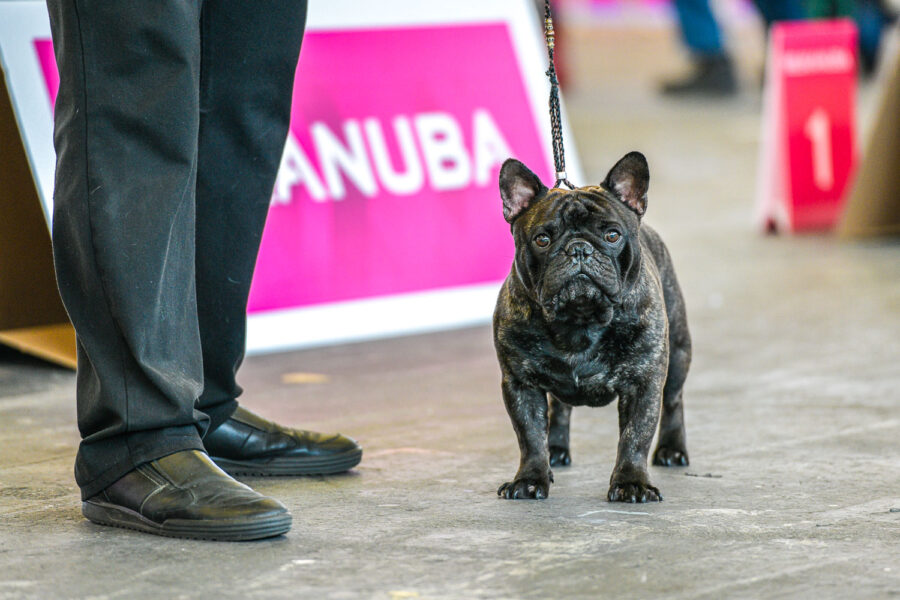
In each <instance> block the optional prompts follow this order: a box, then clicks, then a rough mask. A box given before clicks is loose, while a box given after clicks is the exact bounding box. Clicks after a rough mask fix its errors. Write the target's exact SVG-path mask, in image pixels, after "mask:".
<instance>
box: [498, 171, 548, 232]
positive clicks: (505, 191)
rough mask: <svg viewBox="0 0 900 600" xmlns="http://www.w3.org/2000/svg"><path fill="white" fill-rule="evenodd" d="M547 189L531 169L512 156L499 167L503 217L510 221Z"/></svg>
mask: <svg viewBox="0 0 900 600" xmlns="http://www.w3.org/2000/svg"><path fill="white" fill-rule="evenodd" d="M546 191H547V186H545V185H544V184H543V183H541V180H540V178H538V176H537V175H535V174H534V173H532V172H531V170H530V169H529V168H528V167H526V166H525V165H523V164H522V163H520V162H519V161H517V160H516V159H514V158H508V159H506V162H504V163H503V166H502V167H500V197H501V198H503V218H504V219H506V222H507V223H512V222H513V221H515V220H516V217H518V216H519V215H520V214H522V212H523V211H524V210H525V209H526V208H528V206H529V205H530V204H531V203H532V202H533V201H534V199H535V198H536V197H537V196H539V195H540V194H542V193H543V192H546Z"/></svg>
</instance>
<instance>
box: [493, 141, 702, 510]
mask: <svg viewBox="0 0 900 600" xmlns="http://www.w3.org/2000/svg"><path fill="white" fill-rule="evenodd" d="M649 180H650V173H649V168H648V166H647V161H646V159H645V158H644V156H643V155H642V154H640V153H638V152H632V153H630V154H628V155H626V156H625V157H624V158H622V159H621V160H620V161H619V162H618V163H616V165H615V166H614V167H613V168H612V169H611V170H610V172H609V174H608V175H607V177H606V180H605V181H604V182H603V184H602V185H600V186H588V187H582V188H578V189H575V190H573V191H569V190H563V189H552V190H548V189H547V187H546V186H544V185H543V184H542V183H541V181H540V179H539V178H538V177H537V176H536V175H535V174H534V173H532V172H531V171H530V170H529V169H528V168H527V167H526V166H525V165H523V164H522V163H520V162H519V161H517V160H514V159H509V160H507V161H506V162H505V163H504V164H503V167H502V169H501V171H500V195H501V197H502V199H503V215H504V218H505V219H506V220H507V221H508V222H509V223H510V225H511V229H512V234H513V237H514V239H515V246H516V254H515V259H514V261H513V265H512V269H511V271H510V274H509V276H508V277H507V278H506V281H505V282H504V284H503V287H502V288H501V291H500V296H499V298H498V299H497V308H496V310H495V313H494V345H495V347H496V350H497V357H498V359H499V361H500V367H501V370H502V374H503V382H502V391H503V400H504V403H505V404H506V409H507V412H508V413H509V416H510V419H511V420H512V424H513V428H514V429H515V432H516V436H517V437H518V441H519V448H520V451H521V461H520V463H519V470H518V472H517V473H516V476H515V478H514V479H513V480H512V481H509V482H507V483H504V484H503V485H501V486H500V489H499V490H498V492H497V493H498V494H499V495H500V496H502V497H504V498H546V497H547V495H548V493H549V487H550V483H551V482H552V481H553V473H552V471H551V470H550V467H551V466H556V465H561V466H564V465H568V464H569V463H570V461H571V454H570V450H569V416H570V413H571V410H572V406H580V405H587V406H604V405H606V404H609V403H611V402H612V401H614V400H618V408H619V445H618V455H617V457H616V464H615V468H614V469H613V472H612V477H611V478H610V487H609V492H608V494H607V498H608V499H609V500H611V501H624V502H646V501H658V500H662V495H661V494H660V492H659V490H658V489H657V488H656V487H654V486H653V485H652V484H651V482H650V477H649V473H648V470H647V459H648V455H649V452H650V445H651V442H652V440H653V435H654V433H655V432H656V428H657V423H658V422H660V405H662V420H661V423H660V435H659V443H658V446H657V448H656V452H655V453H654V458H653V462H654V464H657V465H665V466H669V465H687V464H688V455H687V448H686V445H685V434H684V420H683V409H682V398H681V396H682V387H683V385H684V381H685V377H686V376H687V372H688V367H689V365H690V360H691V341H690V334H689V332H688V325H687V316H686V313H685V307H684V300H683V298H682V295H681V290H680V289H679V287H678V281H677V280H676V278H675V271H674V269H673V267H672V261H671V258H670V257H669V253H668V251H667V249H666V246H665V244H663V242H662V240H661V239H660V237H659V235H658V234H657V233H656V232H655V231H654V230H653V229H651V228H650V227H648V226H647V225H645V224H642V222H641V220H642V217H643V215H644V212H645V211H646V209H647V189H648V186H649ZM548 400H549V406H548Z"/></svg>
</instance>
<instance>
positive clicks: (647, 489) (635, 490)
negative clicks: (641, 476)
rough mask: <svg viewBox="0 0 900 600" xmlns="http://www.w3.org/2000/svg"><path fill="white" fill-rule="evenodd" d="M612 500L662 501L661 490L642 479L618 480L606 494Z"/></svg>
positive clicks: (632, 501) (634, 501)
mask: <svg viewBox="0 0 900 600" xmlns="http://www.w3.org/2000/svg"><path fill="white" fill-rule="evenodd" d="M606 497H607V499H608V500H609V501H610V502H631V503H632V504H634V503H636V502H641V503H643V502H662V499H663V497H662V494H660V493H659V490H658V489H656V488H655V487H653V486H652V485H650V484H649V483H645V482H642V481H628V482H616V483H613V484H612V485H611V486H610V487H609V493H608V494H607V495H606Z"/></svg>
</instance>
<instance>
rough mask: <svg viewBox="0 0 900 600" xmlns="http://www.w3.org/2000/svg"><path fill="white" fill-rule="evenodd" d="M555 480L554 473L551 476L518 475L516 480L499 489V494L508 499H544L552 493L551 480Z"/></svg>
mask: <svg viewBox="0 0 900 600" xmlns="http://www.w3.org/2000/svg"><path fill="white" fill-rule="evenodd" d="M552 481H553V474H552V473H550V474H549V477H545V478H542V477H517V478H516V480H515V481H507V482H506V483H504V484H503V485H501V486H500V489H498V490H497V495H498V496H500V497H501V498H506V499H507V500H522V499H525V498H532V499H534V500H543V499H544V498H546V497H547V496H549V495H550V482H552Z"/></svg>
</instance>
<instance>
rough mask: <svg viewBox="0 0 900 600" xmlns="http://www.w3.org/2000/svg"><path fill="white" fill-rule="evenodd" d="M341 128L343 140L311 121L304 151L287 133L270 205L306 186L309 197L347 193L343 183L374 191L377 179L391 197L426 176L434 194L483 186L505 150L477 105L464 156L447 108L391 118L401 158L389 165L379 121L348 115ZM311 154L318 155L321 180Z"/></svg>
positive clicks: (412, 188) (285, 200) (417, 187)
mask: <svg viewBox="0 0 900 600" xmlns="http://www.w3.org/2000/svg"><path fill="white" fill-rule="evenodd" d="M341 129H342V130H343V139H341V138H340V137H339V136H337V135H335V133H334V132H333V131H332V130H331V129H330V128H329V126H328V125H326V124H325V123H323V122H319V121H317V122H315V123H313V124H312V125H311V126H310V140H311V143H312V148H311V149H308V150H311V151H312V154H307V149H304V148H303V147H302V146H301V145H300V143H299V141H298V140H297V138H296V136H295V135H294V133H293V131H291V132H290V133H289V134H288V139H287V143H286V144H285V148H284V155H283V156H282V159H281V166H280V168H279V170H278V179H277V180H276V182H275V190H274V193H273V194H272V204H289V203H290V202H291V198H292V195H293V193H294V192H295V191H296V188H298V186H303V187H305V189H306V191H307V192H308V193H309V195H310V197H311V198H312V199H313V201H315V202H326V201H328V200H342V199H343V198H344V197H345V196H346V195H347V188H346V184H345V181H346V182H348V183H350V184H351V185H353V186H354V187H355V188H356V189H357V190H359V192H360V193H362V194H363V195H364V196H367V197H373V196H375V195H376V194H377V193H378V189H379V184H380V186H381V187H382V188H383V189H384V190H386V191H387V192H389V193H391V194H395V195H410V194H415V193H416V192H419V191H420V190H421V189H422V188H423V187H424V186H425V184H426V177H425V175H426V174H427V181H428V184H429V185H430V187H431V188H432V189H434V190H438V191H446V190H456V189H462V188H465V187H468V186H470V185H473V184H474V185H477V186H479V187H484V186H485V185H488V183H490V179H491V174H492V173H493V170H494V168H495V167H496V166H498V165H500V164H501V163H502V162H503V161H504V160H505V159H506V158H507V157H509V156H511V155H512V152H511V151H510V148H509V144H507V142H506V140H505V139H504V137H503V134H502V133H501V132H500V129H499V127H497V123H496V122H495V121H494V119H493V117H492V116H491V114H490V112H488V111H487V110H485V109H482V108H479V109H476V110H475V111H473V113H472V127H471V134H472V135H471V140H472V146H471V148H472V150H471V153H470V152H469V149H468V147H467V146H466V144H465V139H464V137H463V130H462V128H461V127H460V126H459V123H457V121H456V119H454V118H453V116H452V115H450V114H448V113H443V112H429V113H422V114H418V115H415V116H413V117H412V119H410V118H409V117H406V116H403V115H400V116H397V117H395V118H394V119H393V121H392V127H391V130H392V131H393V134H394V139H395V140H396V144H397V147H398V148H399V151H400V157H401V164H400V165H397V168H396V169H395V167H394V165H393V162H392V161H391V154H390V151H389V150H388V141H387V140H386V139H385V131H384V125H383V124H382V122H381V121H380V120H379V119H377V118H368V119H365V120H364V121H363V122H362V126H360V122H359V120H357V119H347V120H346V121H345V122H344V123H343V124H342V127H341ZM416 141H418V147H419V150H420V151H421V156H420V154H419V152H417V151H416ZM365 142H368V143H367V144H366V143H365ZM367 147H368V153H367V151H366V148H367ZM310 156H314V157H315V158H317V159H318V164H319V168H320V169H321V173H322V176H321V177H320V176H319V174H318V173H317V172H316V170H315V168H314V167H313V162H312V161H311V160H310V158H309V157H310ZM373 165H374V168H373ZM323 181H324V182H323Z"/></svg>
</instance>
